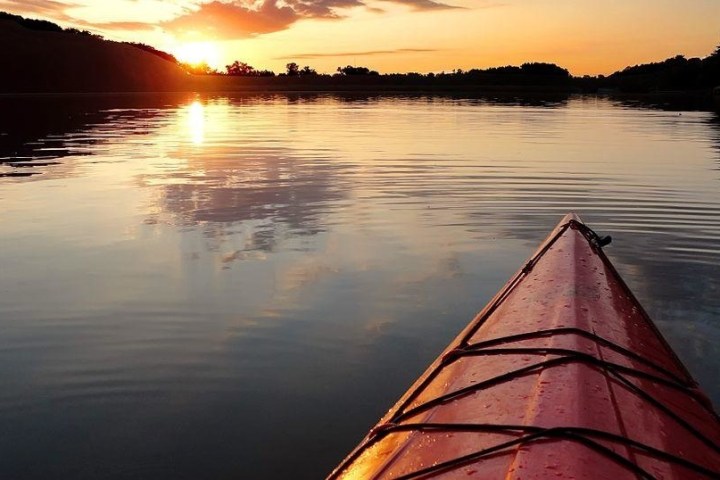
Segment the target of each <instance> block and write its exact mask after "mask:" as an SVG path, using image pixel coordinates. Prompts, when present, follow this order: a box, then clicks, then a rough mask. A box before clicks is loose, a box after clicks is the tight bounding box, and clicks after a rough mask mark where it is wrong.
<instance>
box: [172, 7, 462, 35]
mask: <svg viewBox="0 0 720 480" xmlns="http://www.w3.org/2000/svg"><path fill="white" fill-rule="evenodd" d="M384 1H387V2H393V3H397V4H401V5H406V6H408V7H411V8H412V9H413V10H439V9H455V8H464V7H456V6H453V5H448V4H445V3H441V2H438V1H435V0H384ZM354 7H364V8H367V9H368V10H371V11H374V12H381V11H382V10H380V9H378V8H377V7H374V6H368V5H367V4H366V3H365V0H283V1H282V3H281V4H279V3H278V0H260V1H259V2H255V3H252V0H235V1H231V2H228V1H219V0H213V1H211V2H206V3H200V4H199V5H197V6H196V7H195V8H191V9H187V10H186V11H185V13H183V14H182V15H180V16H179V17H176V18H174V19H172V20H169V21H166V22H162V23H160V26H161V27H162V28H164V29H165V30H167V31H169V32H171V33H174V34H176V35H180V36H193V35H194V36H198V37H206V38H207V37H213V38H216V39H221V40H233V39H240V38H248V37H253V36H256V35H262V34H267V33H272V32H277V31H280V30H285V29H287V28H289V27H290V26H291V25H292V24H293V23H295V22H297V21H299V20H302V19H308V18H321V19H339V18H343V15H342V10H345V9H349V8H354Z"/></svg>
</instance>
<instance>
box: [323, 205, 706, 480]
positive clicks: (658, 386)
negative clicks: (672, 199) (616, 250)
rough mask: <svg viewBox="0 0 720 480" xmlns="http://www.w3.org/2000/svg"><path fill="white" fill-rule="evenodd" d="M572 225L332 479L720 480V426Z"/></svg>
mask: <svg viewBox="0 0 720 480" xmlns="http://www.w3.org/2000/svg"><path fill="white" fill-rule="evenodd" d="M607 241H608V239H606V238H601V237H599V236H598V235H596V234H595V233H594V232H593V231H592V230H590V229H589V228H588V227H587V226H585V225H584V224H583V223H582V221H581V220H580V219H579V218H578V217H577V216H575V215H572V214H570V215H567V216H566V217H565V218H563V220H562V221H561V222H560V224H559V225H558V226H557V227H556V228H555V230H554V231H553V232H552V233H551V234H550V236H549V237H548V238H547V239H546V240H545V242H544V243H543V244H542V245H541V246H540V248H539V249H538V250H537V252H535V254H534V255H533V256H532V257H531V258H530V260H529V261H528V262H527V263H526V264H525V266H523V267H522V269H521V270H520V271H519V272H518V273H517V274H515V276H514V277H513V278H512V279H511V280H510V281H509V282H508V283H507V285H505V287H503V289H502V290H501V291H500V292H499V293H498V294H497V295H496V296H495V298H493V299H492V300H491V301H490V303H489V304H488V305H487V306H486V307H485V309H484V310H483V311H482V312H480V313H479V314H478V316H477V317H475V319H474V320H473V321H472V322H471V323H470V325H468V326H467V328H466V329H465V330H464V331H463V332H462V333H460V335H459V336H458V337H457V338H456V339H455V340H454V341H453V342H452V343H451V344H450V346H449V347H448V348H447V349H446V350H445V351H444V352H443V353H442V355H440V357H439V358H438V359H437V360H435V362H433V364H432V365H430V368H429V369H428V370H427V371H426V372H425V373H424V374H423V375H422V376H421V377H420V378H419V379H418V380H417V381H416V382H415V384H414V385H413V386H412V387H410V390H408V391H407V392H406V393H405V395H403V396H402V398H400V400H399V401H398V402H397V403H396V404H395V406H394V407H393V408H392V409H391V410H390V411H389V412H388V413H387V414H386V415H385V416H384V417H383V418H382V419H381V420H380V422H379V423H378V424H377V426H375V427H374V428H373V429H372V430H371V431H370V433H369V434H368V435H367V436H366V437H365V438H364V439H363V441H362V442H361V443H360V445H359V446H358V447H357V448H356V449H355V450H353V451H352V452H351V453H350V455H349V456H348V457H347V458H346V459H345V460H344V461H343V462H342V463H341V464H340V465H339V466H338V467H337V468H336V469H335V471H333V472H332V473H331V474H330V476H329V477H328V479H354V480H359V479H420V478H422V479H427V478H442V479H460V478H462V479H468V478H471V479H472V478H477V479H503V480H532V479H576V480H581V479H592V480H600V479H603V480H605V479H606V480H638V479H645V480H646V479H656V480H661V479H662V480H671V479H672V480H693V479H705V480H706V479H708V478H713V479H720V419H719V418H718V415H717V414H716V413H715V412H714V410H713V408H712V405H711V403H710V401H709V400H708V399H707V397H705V395H703V393H702V392H701V391H700V390H699V389H698V387H697V383H696V382H695V381H694V380H693V379H692V377H691V376H690V374H689V373H688V371H687V370H686V369H685V367H684V366H683V365H682V363H681V362H680V360H679V359H678V358H677V356H675V354H674V353H673V351H672V350H671V348H670V347H669V346H668V344H667V342H666V341H665V340H664V339H663V338H662V336H661V335H660V333H659V332H658V330H657V328H656V327H655V325H653V323H652V321H651V320H650V319H649V318H648V316H647V314H646V313H645V311H644V310H643V309H642V307H641V306H640V304H639V303H638V301H637V300H636V299H635V297H634V296H633V294H632V293H631V292H630V290H629V289H628V287H627V285H625V283H624V282H623V281H622V280H621V279H620V277H619V275H618V273H617V271H616V270H615V268H613V266H612V265H611V264H610V261H609V260H608V258H607V257H606V256H605V254H604V253H603V251H602V248H601V247H602V246H603V245H604V244H605V243H606V242H607Z"/></svg>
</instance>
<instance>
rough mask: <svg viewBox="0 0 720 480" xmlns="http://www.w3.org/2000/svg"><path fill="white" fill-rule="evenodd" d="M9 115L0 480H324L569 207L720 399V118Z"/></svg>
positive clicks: (351, 102) (147, 103)
mask: <svg viewBox="0 0 720 480" xmlns="http://www.w3.org/2000/svg"><path fill="white" fill-rule="evenodd" d="M0 107H2V109H3V112H11V114H6V113H3V117H2V120H0V162H2V164H0V175H4V176H0V204H2V209H0V229H1V230H0V231H1V232H2V234H1V235H0V271H1V272H2V273H1V274H0V385H2V386H3V388H2V389H0V425H2V426H3V428H2V434H0V458H2V459H3V461H2V462H0V477H2V478H13V479H46V478H63V479H69V480H72V479H96V478H108V479H130V478H132V479H145V478H147V479H181V478H193V479H194V478H208V479H230V478H263V479H280V478H307V479H316V478H322V477H323V476H324V475H325V474H327V473H328V472H329V470H330V469H331V468H332V467H333V466H334V465H335V464H336V463H337V462H338V461H339V460H340V459H341V457H342V456H344V455H345V453H347V451H349V450H350V449H351V448H352V447H353V446H354V445H355V444H356V443H357V442H358V441H359V440H360V438H361V437H362V436H363V435H364V433H365V432H366V431H367V429H368V428H369V427H370V426H371V425H372V424H374V422H375V421H376V420H377V419H378V418H379V417H380V416H381V415H382V414H383V413H384V412H385V410H386V409H387V408H389V407H390V406H391V404H392V403H393V402H394V401H395V400H396V399H397V397H398V396H399V395H400V394H401V393H402V392H404V391H405V389H406V388H407V387H408V386H409V385H410V383H411V382H412V381H413V380H414V379H415V378H416V377H417V376H418V375H419V374H420V373H421V372H422V371H423V370H424V368H425V367H426V366H427V365H428V364H429V363H430V361H431V360H433V359H434V358H435V357H436V355H437V354H438V353H439V352H440V351H441V350H442V349H443V348H444V347H445V346H446V345H447V343H449V342H450V340H451V339H452V338H453V337H454V336H455V335H456V334H457V332H458V331H459V330H460V329H461V328H462V327H463V326H464V325H465V324H466V323H467V322H468V321H469V320H470V318H471V317H472V316H473V314H474V313H475V312H476V311H477V310H479V309H480V308H481V307H482V306H483V305H484V304H485V303H486V302H487V301H488V300H489V299H490V297H491V296H492V295H493V294H494V293H495V292H496V291H497V290H498V289H499V288H500V287H501V286H502V285H503V284H504V282H505V281H506V280H507V279H508V277H509V276H510V275H511V274H512V273H513V272H514V271H515V270H516V269H517V268H518V267H519V266H520V265H521V264H522V262H523V260H524V259H525V257H527V256H528V255H529V254H530V253H531V252H532V251H533V250H534V248H535V247H536V246H537V244H538V243H539V242H540V241H541V240H542V239H543V238H544V236H545V235H546V234H547V233H548V232H549V231H550V229H551V228H552V227H553V226H554V225H555V224H556V223H557V222H558V221H559V219H560V218H561V216H562V215H563V214H564V213H566V212H568V211H571V210H572V211H576V212H578V213H579V214H580V215H581V216H582V217H583V218H584V219H585V220H586V221H587V222H588V223H589V224H590V225H591V226H592V227H593V228H595V229H596V230H598V231H600V232H602V233H610V234H612V235H613V237H614V239H615V240H614V243H613V244H612V245H611V246H610V247H608V248H607V253H608V255H609V256H610V257H611V259H612V260H613V262H614V263H615V265H616V266H617V268H618V270H619V271H620V273H621V274H622V275H623V277H624V278H625V280H626V281H627V283H628V284H629V285H630V287H631V288H632V289H633V291H634V292H635V293H636V295H637V296H638V297H639V299H640V300H641V302H642V303H643V305H644V306H645V307H646V309H647V310H648V311H649V312H650V314H651V316H652V317H653V318H654V319H655V321H656V323H657V324H658V326H659V327H660V329H661V330H662V332H663V334H664V335H665V336H666V337H667V339H668V340H669V342H670V343H671V344H672V345H673V347H674V348H675V349H676V350H677V352H678V354H679V355H680V357H681V358H682V360H683V361H684V362H685V363H686V364H687V365H688V367H689V369H690V370H691V371H692V373H693V375H695V376H696V378H697V379H698V380H699V381H700V382H701V384H702V385H703V387H704V388H705V390H706V391H707V392H708V393H709V395H710V396H711V397H712V399H713V401H714V402H715V404H716V405H718V404H720V386H719V385H718V382H717V378H718V376H720V288H719V287H720V270H719V269H718V264H720V121H718V117H717V115H716V114H712V113H705V112H669V111H661V110H651V109H643V108H636V107H632V108H631V107H628V106H623V105H621V104H616V103H613V102H611V101H608V100H605V99H597V98H589V97H577V98H576V97H571V98H561V99H554V100H552V101H524V100H519V99H514V100H491V99H462V98H441V97H422V96H420V97H368V96H366V97H362V96H354V97H338V96H323V95H319V96H318V95H316V96H256V97H235V98H231V97H224V96H207V97H195V96H192V95H181V96H162V97H158V96H137V97H127V96H125V97H81V98H72V99H68V98H40V99H38V98H34V99H33V98H20V99H17V98H16V99H9V98H5V99H0Z"/></svg>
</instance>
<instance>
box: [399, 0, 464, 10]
mask: <svg viewBox="0 0 720 480" xmlns="http://www.w3.org/2000/svg"><path fill="white" fill-rule="evenodd" d="M385 1H387V2H392V3H399V4H401V5H407V6H408V7H411V8H413V9H414V10H448V9H454V8H462V9H464V8H465V7H458V6H455V5H448V4H447V3H441V2H435V1H433V0H385Z"/></svg>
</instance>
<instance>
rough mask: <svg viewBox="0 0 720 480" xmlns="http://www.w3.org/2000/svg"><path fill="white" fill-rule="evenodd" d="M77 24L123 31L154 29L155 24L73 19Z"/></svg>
mask: <svg viewBox="0 0 720 480" xmlns="http://www.w3.org/2000/svg"><path fill="white" fill-rule="evenodd" d="M75 23H76V24H78V25H84V26H86V27H93V28H99V29H103V30H125V31H141V30H154V29H155V28H157V26H156V25H155V24H154V23H146V22H104V23H90V22H84V21H77V20H76V21H75Z"/></svg>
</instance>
